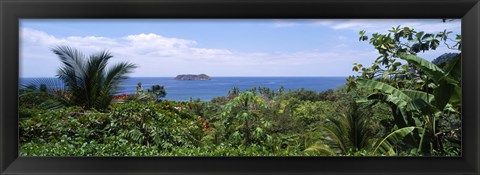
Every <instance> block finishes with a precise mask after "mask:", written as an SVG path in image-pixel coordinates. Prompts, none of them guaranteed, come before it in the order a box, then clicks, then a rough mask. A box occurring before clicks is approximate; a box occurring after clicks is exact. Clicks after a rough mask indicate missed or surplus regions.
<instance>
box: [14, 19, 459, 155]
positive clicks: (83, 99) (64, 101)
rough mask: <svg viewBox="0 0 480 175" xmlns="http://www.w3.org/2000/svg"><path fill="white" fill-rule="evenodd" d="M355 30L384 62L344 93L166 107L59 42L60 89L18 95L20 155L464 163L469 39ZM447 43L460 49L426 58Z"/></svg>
mask: <svg viewBox="0 0 480 175" xmlns="http://www.w3.org/2000/svg"><path fill="white" fill-rule="evenodd" d="M359 34H360V37H359V40H360V41H361V42H368V43H369V44H370V45H372V46H373V47H374V49H375V50H377V51H378V53H379V56H378V57H377V58H376V59H374V60H372V64H371V65H369V66H364V65H362V64H357V63H355V64H354V66H353V68H352V70H353V71H355V72H358V74H357V75H353V76H350V77H348V78H347V83H346V84H345V85H344V86H342V87H339V88H338V89H330V90H326V91H323V92H316V91H313V90H307V89H294V90H292V89H288V90H287V89H285V88H283V87H282V88H279V89H270V88H266V87H252V88H250V89H245V90H240V89H239V88H237V87H232V90H231V91H229V92H228V94H227V95H226V96H221V97H217V98H214V99H212V100H210V101H201V100H199V99H190V100H189V101H183V102H180V101H171V100H166V99H164V98H165V97H166V96H167V95H168V94H167V92H166V90H165V88H164V87H163V86H161V85H154V86H152V87H149V88H148V89H146V90H143V87H142V83H141V82H139V83H138V85H137V88H136V91H135V92H132V93H131V94H119V92H120V91H119V90H120V89H119V84H120V83H121V82H122V81H124V80H125V79H126V78H127V75H128V74H129V73H131V72H132V71H134V69H135V68H136V66H135V65H134V64H132V63H118V64H115V65H113V66H110V67H108V61H109V60H110V59H111V58H112V55H111V54H110V53H109V52H107V51H103V52H99V53H97V54H92V55H90V56H88V57H87V56H84V55H83V54H82V53H81V52H80V51H77V50H75V49H73V48H70V47H67V46H59V47H57V48H54V49H52V51H53V52H54V53H55V54H56V55H57V56H58V58H59V59H60V61H61V62H62V67H60V68H59V69H58V74H57V77H58V78H59V80H61V82H50V81H47V80H42V79H39V80H38V82H37V83H35V84H28V85H23V86H21V87H20V89H19V102H20V105H19V130H20V131H19V136H20V155H22V156H461V154H462V149H461V148H462V145H461V144H462V142H461V140H462V127H461V96H462V95H461V54H460V52H459V51H460V50H461V44H460V43H461V36H460V35H457V36H456V37H455V38H451V36H450V35H451V32H448V31H443V32H439V33H425V32H421V31H415V30H414V29H412V28H408V27H403V28H402V27H400V26H399V27H394V28H392V29H391V30H389V31H388V33H387V34H379V33H374V34H371V35H367V33H366V31H360V33H359ZM452 42H453V44H452ZM442 45H443V46H446V47H448V48H449V49H452V50H453V51H456V52H455V53H449V54H445V55H442V56H441V57H439V58H438V59H436V60H434V61H432V62H431V61H428V60H426V59H423V58H421V57H419V56H418V53H420V52H428V51H430V50H436V49H437V48H438V47H439V46H442Z"/></svg>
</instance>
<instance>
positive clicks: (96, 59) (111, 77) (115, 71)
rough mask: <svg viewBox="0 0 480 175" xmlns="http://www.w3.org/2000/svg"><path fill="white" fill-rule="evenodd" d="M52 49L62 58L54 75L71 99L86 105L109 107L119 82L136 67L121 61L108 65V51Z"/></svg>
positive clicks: (90, 106) (109, 55)
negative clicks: (87, 52)
mask: <svg viewBox="0 0 480 175" xmlns="http://www.w3.org/2000/svg"><path fill="white" fill-rule="evenodd" d="M52 51H53V53H55V54H56V55H57V56H58V57H59V58H60V61H61V62H62V67H60V68H59V69H58V74H57V76H58V78H60V79H61V80H63V82H64V84H65V86H66V87H67V90H68V91H69V92H70V93H71V98H70V101H71V103H72V104H74V105H77V106H85V108H87V109H90V108H95V109H98V110H106V109H108V108H109V107H110V105H111V103H112V101H113V95H114V94H116V93H117V92H118V90H119V84H120V83H121V82H122V81H123V80H125V79H126V78H127V77H126V74H128V73H130V72H132V70H133V69H134V68H136V66H135V65H134V64H131V63H123V62H122V63H117V64H115V65H113V66H111V67H109V68H107V65H108V61H109V60H110V59H111V58H112V57H113V56H112V55H111V54H110V53H109V52H107V51H102V52H99V53H97V54H93V55H90V56H88V57H87V56H84V55H83V54H82V53H81V52H80V51H78V50H76V49H73V48H70V47H68V46H58V47H56V48H54V49H52Z"/></svg>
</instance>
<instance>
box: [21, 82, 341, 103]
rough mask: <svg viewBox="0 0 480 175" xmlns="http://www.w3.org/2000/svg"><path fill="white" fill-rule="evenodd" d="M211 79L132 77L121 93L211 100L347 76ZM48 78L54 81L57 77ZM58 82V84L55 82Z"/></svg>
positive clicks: (313, 86)
mask: <svg viewBox="0 0 480 175" xmlns="http://www.w3.org/2000/svg"><path fill="white" fill-rule="evenodd" d="M211 78H212V80H203V81H191V80H190V81H189V80H183V81H182V80H175V79H174V78H173V77H130V78H128V79H127V80H126V81H125V82H124V83H122V84H121V91H120V94H132V93H135V89H136V86H137V83H138V82H142V88H143V89H144V90H146V89H148V88H150V87H151V86H152V85H156V84H158V85H161V86H164V87H165V90H166V92H167V96H166V98H165V99H167V100H175V101H188V100H190V97H191V98H193V99H200V100H203V101H209V100H211V99H212V98H215V97H219V96H225V95H227V92H228V91H230V90H232V89H233V88H234V87H238V88H239V89H240V90H245V89H250V88H253V87H268V88H271V89H273V90H276V89H278V88H280V87H281V86H283V87H284V88H285V90H289V89H291V90H295V89H301V88H304V89H307V90H315V91H317V92H321V91H324V90H328V89H336V88H339V87H340V86H342V85H344V84H345V83H346V77H211ZM42 79H48V80H49V81H48V82H53V81H54V80H55V78H42ZM31 82H36V83H35V84H38V83H37V82H45V80H43V81H40V80H39V78H20V83H21V84H30V83H31ZM55 82H57V81H55ZM56 84H58V83H56Z"/></svg>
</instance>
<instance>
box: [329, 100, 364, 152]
mask: <svg viewBox="0 0 480 175" xmlns="http://www.w3.org/2000/svg"><path fill="white" fill-rule="evenodd" d="M329 121H330V123H329V124H327V126H326V127H324V129H325V130H326V131H327V135H328V138H329V140H330V141H331V142H333V143H334V145H335V147H337V148H338V149H339V150H340V151H341V152H342V153H348V152H349V151H359V150H361V149H368V148H369V146H370V143H369V141H370V140H371V138H372V135H373V133H372V132H373V131H372V129H371V128H369V127H368V120H367V119H366V114H365V112H363V111H362V110H361V109H360V107H359V106H358V105H357V104H356V103H355V102H353V103H351V104H350V110H349V111H348V112H347V113H346V114H343V115H341V116H340V117H338V118H335V117H330V118H329Z"/></svg>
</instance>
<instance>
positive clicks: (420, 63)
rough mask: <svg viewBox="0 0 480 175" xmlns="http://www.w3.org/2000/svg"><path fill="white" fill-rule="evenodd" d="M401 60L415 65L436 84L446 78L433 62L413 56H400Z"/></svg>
mask: <svg viewBox="0 0 480 175" xmlns="http://www.w3.org/2000/svg"><path fill="white" fill-rule="evenodd" d="M399 56H400V58H401V59H403V60H405V61H407V62H408V63H411V64H413V65H415V67H417V68H419V69H420V70H422V71H424V72H426V73H427V74H428V75H430V78H432V79H433V81H435V82H439V81H440V80H442V78H443V77H444V76H445V72H443V70H442V69H440V68H439V67H438V66H437V65H435V64H433V63H432V62H430V61H428V60H425V59H423V58H420V57H418V56H415V55H411V54H400V55H399Z"/></svg>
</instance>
